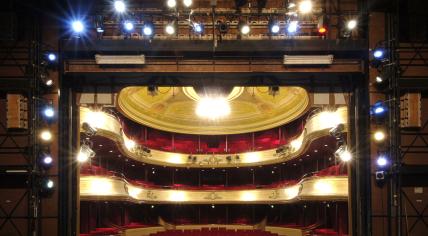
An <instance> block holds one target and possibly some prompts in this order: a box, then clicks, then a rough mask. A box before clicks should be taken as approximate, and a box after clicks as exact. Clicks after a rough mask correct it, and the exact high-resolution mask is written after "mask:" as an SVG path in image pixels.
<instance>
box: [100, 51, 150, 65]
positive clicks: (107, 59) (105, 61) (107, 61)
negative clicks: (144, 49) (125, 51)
mask: <svg viewBox="0 0 428 236" xmlns="http://www.w3.org/2000/svg"><path fill="white" fill-rule="evenodd" d="M95 63H96V64H98V65H144V64H146V58H145V56H144V55H100V54H96V55H95Z"/></svg>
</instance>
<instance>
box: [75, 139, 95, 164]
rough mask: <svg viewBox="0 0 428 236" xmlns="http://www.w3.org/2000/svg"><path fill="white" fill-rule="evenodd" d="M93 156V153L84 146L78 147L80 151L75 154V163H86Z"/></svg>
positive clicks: (89, 148)
mask: <svg viewBox="0 0 428 236" xmlns="http://www.w3.org/2000/svg"><path fill="white" fill-rule="evenodd" d="M94 156H95V152H94V151H93V150H92V149H91V147H89V146H88V145H86V144H83V145H82V146H81V147H80V151H79V153H78V154H77V161H78V162H81V163H82V162H87V161H88V160H89V159H90V158H92V157H94Z"/></svg>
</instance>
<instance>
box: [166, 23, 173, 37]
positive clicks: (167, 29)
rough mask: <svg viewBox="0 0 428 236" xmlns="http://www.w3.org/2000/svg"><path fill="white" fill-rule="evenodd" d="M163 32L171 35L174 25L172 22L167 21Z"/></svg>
mask: <svg viewBox="0 0 428 236" xmlns="http://www.w3.org/2000/svg"><path fill="white" fill-rule="evenodd" d="M165 33H167V34H169V35H173V34H175V25H174V22H172V23H169V24H167V25H166V26H165Z"/></svg>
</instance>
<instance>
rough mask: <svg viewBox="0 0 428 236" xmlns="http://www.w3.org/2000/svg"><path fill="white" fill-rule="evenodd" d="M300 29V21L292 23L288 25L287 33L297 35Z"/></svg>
mask: <svg viewBox="0 0 428 236" xmlns="http://www.w3.org/2000/svg"><path fill="white" fill-rule="evenodd" d="M298 28H299V22H298V21H296V20H295V21H290V22H289V23H288V26H287V32H288V33H290V34H294V33H296V32H297V29H298Z"/></svg>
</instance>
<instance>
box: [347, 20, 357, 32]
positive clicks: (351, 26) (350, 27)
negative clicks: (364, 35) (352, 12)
mask: <svg viewBox="0 0 428 236" xmlns="http://www.w3.org/2000/svg"><path fill="white" fill-rule="evenodd" d="M357 24H358V22H357V20H349V21H348V23H347V24H346V27H347V28H348V30H353V29H355V28H356V27H357Z"/></svg>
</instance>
